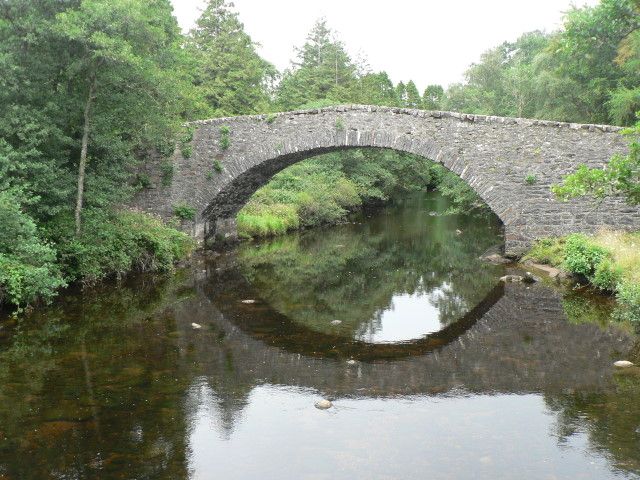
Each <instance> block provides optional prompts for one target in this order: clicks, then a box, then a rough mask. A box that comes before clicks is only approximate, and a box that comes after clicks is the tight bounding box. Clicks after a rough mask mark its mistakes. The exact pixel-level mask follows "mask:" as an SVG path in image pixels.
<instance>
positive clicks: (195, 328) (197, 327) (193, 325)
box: [191, 323, 202, 330]
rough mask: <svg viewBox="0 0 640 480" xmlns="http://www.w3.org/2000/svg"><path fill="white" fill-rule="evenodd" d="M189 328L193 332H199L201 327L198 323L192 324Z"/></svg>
mask: <svg viewBox="0 0 640 480" xmlns="http://www.w3.org/2000/svg"><path fill="white" fill-rule="evenodd" d="M191 328H193V329H194V330H200V329H201V328H202V325H200V324H199V323H192V324H191Z"/></svg>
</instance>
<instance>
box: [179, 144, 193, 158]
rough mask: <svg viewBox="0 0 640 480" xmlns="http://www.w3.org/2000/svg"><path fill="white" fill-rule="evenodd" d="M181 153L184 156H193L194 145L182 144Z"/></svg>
mask: <svg viewBox="0 0 640 480" xmlns="http://www.w3.org/2000/svg"><path fill="white" fill-rule="evenodd" d="M180 153H181V154H182V156H183V157H184V158H191V155H193V146H192V145H191V144H190V143H187V144H184V145H182V147H181V148H180Z"/></svg>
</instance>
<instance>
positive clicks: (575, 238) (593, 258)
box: [564, 233, 608, 279]
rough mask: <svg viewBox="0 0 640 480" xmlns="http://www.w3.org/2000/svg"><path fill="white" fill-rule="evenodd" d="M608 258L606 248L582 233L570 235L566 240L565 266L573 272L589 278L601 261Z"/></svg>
mask: <svg viewBox="0 0 640 480" xmlns="http://www.w3.org/2000/svg"><path fill="white" fill-rule="evenodd" d="M606 258H608V254H607V252H606V250H605V249H604V248H602V247H600V246H598V245H595V244H594V243H593V241H592V240H591V239H590V238H589V237H587V236H586V235H583V234H581V233H574V234H572V235H569V236H568V237H567V239H566V242H565V259H564V267H565V268H566V269H567V270H568V271H569V272H571V273H577V274H579V275H583V276H585V277H587V278H589V279H591V278H593V274H594V273H595V271H596V269H597V268H598V265H599V264H600V262H602V261H603V260H605V259H606Z"/></svg>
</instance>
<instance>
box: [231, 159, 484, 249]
mask: <svg viewBox="0 0 640 480" xmlns="http://www.w3.org/2000/svg"><path fill="white" fill-rule="evenodd" d="M435 188H437V189H438V190H439V191H440V192H441V193H442V194H443V195H444V196H446V197H447V198H449V199H450V200H451V203H452V205H453V207H452V213H457V212H462V211H465V212H469V211H474V210H475V211H488V207H486V205H485V204H484V203H483V202H482V201H481V200H480V198H479V197H478V196H477V194H476V193H475V192H474V191H473V190H472V189H471V187H469V186H468V185H467V184H466V183H465V182H464V181H462V180H460V178H458V177H457V176H456V175H455V174H453V173H451V172H449V171H448V170H446V169H445V168H444V167H443V166H441V165H439V164H436V163H434V162H431V161H429V160H426V159H424V158H422V157H419V156H416V155H409V154H406V153H400V152H396V151H391V150H380V149H355V150H348V151H342V152H336V153H329V154H324V155H319V156H316V157H312V158H309V159H307V160H304V161H302V162H300V163H298V164H295V165H293V166H291V167H289V168H286V169H284V170H283V171H282V172H280V173H278V174H277V175H275V176H274V177H273V178H272V179H271V181H270V182H269V183H268V184H267V185H265V186H264V187H262V188H261V189H259V190H258V191H257V192H256V193H255V194H254V195H253V196H252V197H251V199H250V200H249V202H248V203H247V205H246V206H245V207H244V208H243V209H242V210H241V211H240V212H239V213H238V216H237V222H238V234H239V235H240V236H241V237H243V238H251V237H265V236H273V235H280V234H283V233H285V232H287V231H290V230H296V229H299V228H310V227H315V226H319V225H327V224H336V223H340V222H342V221H344V220H345V219H346V217H347V215H348V214H349V213H350V212H353V211H355V210H357V209H359V208H362V207H363V206H365V205H375V204H382V203H385V202H388V201H389V200H390V199H391V198H393V197H394V196H398V195H403V194H406V193H409V192H415V191H425V190H429V189H435Z"/></svg>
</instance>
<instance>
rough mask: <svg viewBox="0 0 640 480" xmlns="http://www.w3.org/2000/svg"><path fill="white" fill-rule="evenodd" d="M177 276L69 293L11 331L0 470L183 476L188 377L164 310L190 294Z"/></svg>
mask: <svg viewBox="0 0 640 480" xmlns="http://www.w3.org/2000/svg"><path fill="white" fill-rule="evenodd" d="M147 281H148V278H147ZM182 284H183V279H180V277H177V278H175V279H171V280H166V281H165V280H159V281H157V282H155V283H151V284H143V283H141V282H134V283H132V284H131V285H128V286H123V287H122V288H118V289H114V288H108V287H104V288H101V289H98V290H97V291H95V292H86V293H85V294H84V295H82V296H81V295H76V296H69V297H67V298H66V299H64V300H63V302H60V304H59V306H58V307H56V308H52V309H48V310H42V311H41V312H40V313H38V314H36V315H34V317H33V318H30V319H29V323H30V324H32V326H30V327H29V328H24V329H20V330H19V331H17V332H16V334H15V336H14V338H13V341H12V344H11V345H10V346H9V347H8V348H7V349H5V350H4V351H2V352H1V353H0V398H1V399H2V401H1V402H0V440H3V439H6V440H3V441H0V473H4V474H5V475H7V476H8V478H25V479H26V478H107V477H109V478H111V475H112V474H113V475H116V476H118V478H119V476H120V475H121V474H122V472H124V471H126V472H127V475H128V478H160V476H162V478H184V477H186V458H185V451H186V448H185V431H186V425H185V422H184V414H183V412H182V408H183V405H182V403H183V392H184V389H185V388H186V382H188V381H189V375H187V374H185V375H176V374H175V371H174V369H175V367H176V364H179V363H180V362H179V354H178V350H177V349H176V345H175V342H176V340H175V338H174V336H173V335H172V332H174V331H175V329H176V325H175V320H174V318H173V317H172V315H171V314H170V313H166V312H165V313H162V312H164V311H165V308H166V307H167V306H168V305H169V304H171V303H173V302H177V301H179V299H180V298H181V297H182V296H184V295H189V294H190V292H191V290H189V289H185V288H183V287H182ZM184 373H187V372H184ZM62 446H64V447H62ZM115 472H118V473H117V474H116V473H115ZM165 475H166V477H165Z"/></svg>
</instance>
